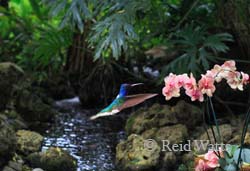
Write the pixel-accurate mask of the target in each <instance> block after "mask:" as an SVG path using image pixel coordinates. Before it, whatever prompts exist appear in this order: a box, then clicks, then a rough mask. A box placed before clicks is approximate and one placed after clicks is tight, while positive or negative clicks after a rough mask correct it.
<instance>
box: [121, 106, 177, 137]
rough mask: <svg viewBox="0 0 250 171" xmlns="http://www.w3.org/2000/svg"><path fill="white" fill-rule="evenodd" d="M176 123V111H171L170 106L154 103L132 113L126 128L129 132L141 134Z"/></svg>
mask: <svg viewBox="0 0 250 171" xmlns="http://www.w3.org/2000/svg"><path fill="white" fill-rule="evenodd" d="M176 123H177V119H176V117H175V115H174V113H171V111H170V107H169V106H166V105H159V104H154V105H153V106H152V107H150V108H147V109H145V108H144V109H139V110H137V111H136V112H134V113H132V114H131V116H130V117H129V119H128V120H127V124H126V128H125V129H126V132H127V133H128V134H132V133H134V134H141V133H142V132H144V131H145V130H149V129H152V128H156V127H161V126H165V125H173V124H176Z"/></svg>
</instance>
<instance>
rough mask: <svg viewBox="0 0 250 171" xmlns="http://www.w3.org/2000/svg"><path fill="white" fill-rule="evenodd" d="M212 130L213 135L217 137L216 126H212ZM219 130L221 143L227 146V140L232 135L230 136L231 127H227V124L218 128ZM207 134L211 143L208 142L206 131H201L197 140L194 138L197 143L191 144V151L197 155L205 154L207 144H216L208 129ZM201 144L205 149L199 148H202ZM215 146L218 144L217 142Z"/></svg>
mask: <svg viewBox="0 0 250 171" xmlns="http://www.w3.org/2000/svg"><path fill="white" fill-rule="evenodd" d="M213 129H214V131H215V134H216V136H217V132H216V126H213ZM219 129H220V134H221V140H222V142H223V143H224V144H227V143H228V142H229V140H230V139H231V138H232V136H233V134H232V126H231V125H229V124H223V125H220V126H219ZM208 134H209V137H210V139H211V142H209V141H208V140H209V139H208V136H207V132H206V131H203V133H202V134H201V135H200V136H199V137H198V138H196V140H198V141H195V142H193V144H192V145H193V149H194V150H195V151H196V153H197V154H203V153H205V152H207V149H206V148H207V147H206V145H208V144H216V143H215V140H214V138H213V133H212V131H211V129H208ZM202 144H203V146H204V147H205V149H204V148H201V147H203V146H202ZM217 144H218V142H217Z"/></svg>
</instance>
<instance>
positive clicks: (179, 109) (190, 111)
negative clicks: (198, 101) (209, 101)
mask: <svg viewBox="0 0 250 171" xmlns="http://www.w3.org/2000/svg"><path fill="white" fill-rule="evenodd" d="M171 111H172V112H174V115H175V116H176V118H177V120H178V123H181V124H184V125H186V126H187V128H188V129H193V128H194V127H195V126H197V125H201V123H202V113H203V112H202V111H201V109H199V108H198V107H196V106H194V105H192V104H189V103H187V102H185V101H183V100H181V101H179V102H178V103H177V104H176V105H175V106H174V107H172V108H171Z"/></svg>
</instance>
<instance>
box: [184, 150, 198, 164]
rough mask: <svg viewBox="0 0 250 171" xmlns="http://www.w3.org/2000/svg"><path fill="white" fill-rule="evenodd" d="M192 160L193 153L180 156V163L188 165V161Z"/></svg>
mask: <svg viewBox="0 0 250 171" xmlns="http://www.w3.org/2000/svg"><path fill="white" fill-rule="evenodd" d="M194 159H195V157H194V153H193V152H189V153H186V154H183V156H182V163H184V164H188V163H190V161H194Z"/></svg>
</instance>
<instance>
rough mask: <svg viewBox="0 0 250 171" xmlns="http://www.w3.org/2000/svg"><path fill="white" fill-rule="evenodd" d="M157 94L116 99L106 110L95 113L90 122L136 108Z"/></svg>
mask: <svg viewBox="0 0 250 171" xmlns="http://www.w3.org/2000/svg"><path fill="white" fill-rule="evenodd" d="M157 95H158V94H135V95H130V96H125V98H118V99H116V100H115V101H114V102H112V103H111V104H110V105H109V106H108V107H107V108H105V109H104V110H102V111H101V112H99V113H97V114H96V115H94V116H92V117H90V120H94V119H97V118H99V117H103V116H111V115H115V114H117V113H119V112H120V111H122V110H123V109H126V108H130V107H133V106H136V105H138V104H140V103H142V102H144V101H145V100H147V99H150V98H152V97H155V96H157Z"/></svg>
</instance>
